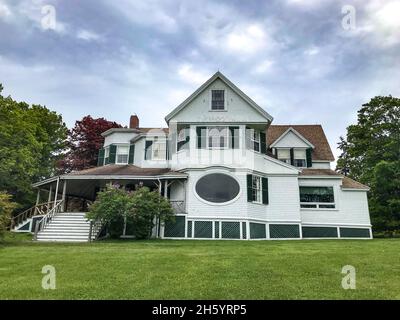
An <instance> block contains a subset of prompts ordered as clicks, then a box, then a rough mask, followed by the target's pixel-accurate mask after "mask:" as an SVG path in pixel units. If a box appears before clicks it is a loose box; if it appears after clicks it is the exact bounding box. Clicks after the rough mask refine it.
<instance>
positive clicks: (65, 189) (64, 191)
mask: <svg viewBox="0 0 400 320" xmlns="http://www.w3.org/2000/svg"><path fill="white" fill-rule="evenodd" d="M66 194H67V180H65V179H64V183H63V193H62V198H61V200H62V202H63V203H62V211H63V212H64V211H65V195H66Z"/></svg>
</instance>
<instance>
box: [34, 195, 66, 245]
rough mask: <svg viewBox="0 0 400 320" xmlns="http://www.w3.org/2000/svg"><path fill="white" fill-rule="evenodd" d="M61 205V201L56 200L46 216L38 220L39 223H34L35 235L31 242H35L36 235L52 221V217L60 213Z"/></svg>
mask: <svg viewBox="0 0 400 320" xmlns="http://www.w3.org/2000/svg"><path fill="white" fill-rule="evenodd" d="M62 205H63V201H62V200H57V201H56V203H55V205H54V206H53V208H52V209H51V210H50V211H49V212H47V214H46V215H45V216H44V217H43V218H42V219H40V220H39V221H37V222H36V224H35V233H34V235H33V240H37V235H38V233H39V232H40V231H42V230H43V229H44V228H45V227H46V226H47V225H48V224H49V222H50V221H51V220H52V219H53V217H54V216H55V215H56V214H57V213H58V212H60V211H61V209H62Z"/></svg>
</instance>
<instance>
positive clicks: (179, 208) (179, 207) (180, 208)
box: [169, 200, 186, 213]
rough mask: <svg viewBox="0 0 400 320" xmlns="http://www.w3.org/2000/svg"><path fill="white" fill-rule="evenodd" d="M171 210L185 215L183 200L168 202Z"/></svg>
mask: <svg viewBox="0 0 400 320" xmlns="http://www.w3.org/2000/svg"><path fill="white" fill-rule="evenodd" d="M169 202H170V203H171V206H172V209H174V212H175V213H186V208H185V201H183V200H170V201H169Z"/></svg>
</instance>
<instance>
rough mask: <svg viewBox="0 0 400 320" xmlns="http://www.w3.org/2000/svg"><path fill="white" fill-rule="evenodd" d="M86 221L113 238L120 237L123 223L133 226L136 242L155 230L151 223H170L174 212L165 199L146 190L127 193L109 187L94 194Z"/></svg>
mask: <svg viewBox="0 0 400 320" xmlns="http://www.w3.org/2000/svg"><path fill="white" fill-rule="evenodd" d="M86 217H87V218H88V219H92V220H99V221H101V223H102V224H103V225H105V226H106V228H107V230H108V233H109V235H110V236H111V237H112V238H118V237H120V236H121V235H122V234H123V228H124V224H125V223H126V224H129V225H131V226H133V228H132V229H133V234H134V235H135V238H137V239H148V238H150V237H151V231H152V229H153V228H154V226H155V224H154V221H156V220H160V221H161V222H165V221H169V220H172V219H173V209H172V207H171V204H170V203H169V201H168V200H167V199H166V198H164V197H162V196H161V195H160V194H159V193H158V192H156V191H150V189H149V188H147V187H141V188H139V189H137V190H135V191H133V192H130V191H125V190H124V189H121V188H119V187H118V186H109V187H107V188H106V189H105V190H104V191H101V192H99V193H98V194H97V199H96V201H95V202H94V203H93V204H92V205H91V206H90V208H89V212H88V213H87V214H86Z"/></svg>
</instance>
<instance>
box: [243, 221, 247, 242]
mask: <svg viewBox="0 0 400 320" xmlns="http://www.w3.org/2000/svg"><path fill="white" fill-rule="evenodd" d="M242 238H243V239H247V228H246V222H242Z"/></svg>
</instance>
